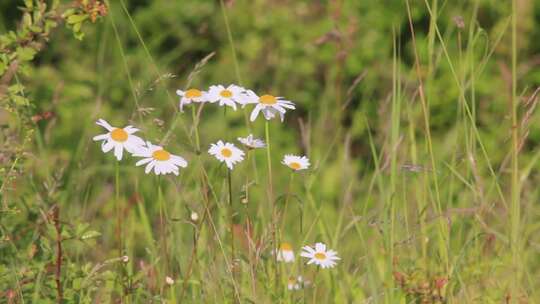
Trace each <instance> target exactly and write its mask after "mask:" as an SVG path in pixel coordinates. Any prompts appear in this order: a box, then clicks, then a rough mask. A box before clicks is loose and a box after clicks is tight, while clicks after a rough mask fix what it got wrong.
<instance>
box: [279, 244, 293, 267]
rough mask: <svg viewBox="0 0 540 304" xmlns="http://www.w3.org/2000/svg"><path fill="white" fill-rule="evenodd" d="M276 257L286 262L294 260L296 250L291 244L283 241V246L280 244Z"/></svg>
mask: <svg viewBox="0 0 540 304" xmlns="http://www.w3.org/2000/svg"><path fill="white" fill-rule="evenodd" d="M276 259H277V260H278V261H279V262H285V263H292V262H294V251H293V249H292V246H291V244H289V243H281V246H279V249H278V250H277V257H276Z"/></svg>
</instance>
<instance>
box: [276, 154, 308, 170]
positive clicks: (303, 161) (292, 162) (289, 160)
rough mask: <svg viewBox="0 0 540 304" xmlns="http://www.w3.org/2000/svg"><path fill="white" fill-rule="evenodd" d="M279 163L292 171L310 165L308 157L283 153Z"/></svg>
mask: <svg viewBox="0 0 540 304" xmlns="http://www.w3.org/2000/svg"><path fill="white" fill-rule="evenodd" d="M281 163H282V164H284V165H285V166H287V167H289V168H291V169H293V170H294V171H300V170H305V169H307V168H309V166H310V163H309V159H308V158H307V157H305V156H296V155H291V154H287V155H285V156H284V157H283V160H282V161H281Z"/></svg>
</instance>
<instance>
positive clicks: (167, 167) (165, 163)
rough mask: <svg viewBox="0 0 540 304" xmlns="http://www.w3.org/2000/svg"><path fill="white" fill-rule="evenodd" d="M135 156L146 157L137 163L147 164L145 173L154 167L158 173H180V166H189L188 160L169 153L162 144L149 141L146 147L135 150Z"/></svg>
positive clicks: (139, 164) (138, 164) (137, 164)
mask: <svg viewBox="0 0 540 304" xmlns="http://www.w3.org/2000/svg"><path fill="white" fill-rule="evenodd" d="M133 156H136V157H144V158H143V159H141V160H139V161H138V162H137V163H136V164H135V165H136V166H141V165H144V164H146V168H145V170H144V173H146V174H148V173H149V172H150V171H151V170H152V168H153V169H154V173H155V174H156V175H161V174H169V173H174V175H178V173H179V172H178V167H182V168H185V167H187V161H186V160H185V159H184V158H182V157H180V156H178V155H173V154H171V153H169V152H168V151H166V150H164V149H163V148H162V147H160V146H156V145H153V144H152V143H150V142H149V141H147V142H146V146H145V147H141V149H139V151H137V152H135V153H134V154H133Z"/></svg>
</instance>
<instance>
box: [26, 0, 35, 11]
mask: <svg viewBox="0 0 540 304" xmlns="http://www.w3.org/2000/svg"><path fill="white" fill-rule="evenodd" d="M24 6H26V7H27V8H29V9H32V8H33V7H34V1H32V0H24Z"/></svg>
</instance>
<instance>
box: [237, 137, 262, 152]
mask: <svg viewBox="0 0 540 304" xmlns="http://www.w3.org/2000/svg"><path fill="white" fill-rule="evenodd" d="M238 141H239V142H240V143H241V144H243V145H244V146H246V148H248V149H257V148H264V147H266V144H265V143H264V141H263V140H262V139H258V138H253V134H249V135H248V136H247V137H238Z"/></svg>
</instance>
